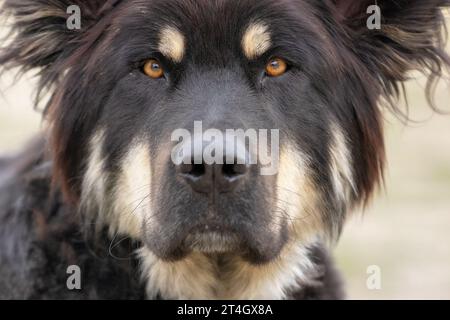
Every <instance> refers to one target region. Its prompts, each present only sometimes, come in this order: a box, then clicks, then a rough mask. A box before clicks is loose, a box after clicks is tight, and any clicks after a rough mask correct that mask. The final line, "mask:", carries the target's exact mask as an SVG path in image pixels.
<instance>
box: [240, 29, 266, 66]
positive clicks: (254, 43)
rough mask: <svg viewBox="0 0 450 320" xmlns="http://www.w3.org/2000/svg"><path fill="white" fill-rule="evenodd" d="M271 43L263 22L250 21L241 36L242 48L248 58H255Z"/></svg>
mask: <svg viewBox="0 0 450 320" xmlns="http://www.w3.org/2000/svg"><path fill="white" fill-rule="evenodd" d="M271 45H272V41H271V35H270V32H269V28H268V27H267V25H266V24H265V23H262V22H254V23H251V24H250V25H249V26H248V28H247V30H246V31H245V33H244V36H243V37H242V49H243V50H244V54H245V56H246V57H247V58H248V59H256V58H258V57H259V56H261V55H263V54H264V53H265V52H266V51H267V50H269V48H270V46H271Z"/></svg>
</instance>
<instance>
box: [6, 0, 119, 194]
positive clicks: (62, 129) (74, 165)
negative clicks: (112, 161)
mask: <svg viewBox="0 0 450 320" xmlns="http://www.w3.org/2000/svg"><path fill="white" fill-rule="evenodd" d="M120 3H121V0H89V1H87V0H20V1H19V0H4V1H3V6H2V7H1V15H2V17H5V16H6V17H7V18H9V20H7V21H10V22H11V32H10V34H9V35H7V40H8V41H7V42H4V43H7V45H6V46H4V47H2V48H0V71H1V70H2V69H6V68H13V67H18V68H19V69H20V71H21V72H26V71H28V70H32V69H37V70H39V74H38V75H39V86H38V88H37V97H36V98H37V101H36V105H37V104H38V103H39V100H40V97H41V96H43V93H46V92H50V93H51V98H50V100H49V102H48V103H47V105H46V107H45V110H44V115H47V116H48V117H49V120H50V124H51V140H52V141H51V143H52V145H53V147H52V156H53V160H54V174H53V178H54V183H55V185H60V186H61V188H62V190H63V193H64V195H65V196H66V198H67V200H72V201H75V200H76V196H77V194H76V192H75V191H74V190H73V189H74V187H73V184H74V183H73V182H72V180H74V179H73V177H74V176H77V170H78V169H79V166H80V163H81V162H82V161H81V159H79V153H78V152H77V148H81V147H77V146H79V143H77V142H78V141H73V140H70V139H74V137H77V139H81V140H82V139H83V138H86V135H87V134H88V132H87V130H86V129H85V128H86V127H88V125H87V124H86V121H83V119H84V118H85V112H87V111H86V110H85V109H84V108H83V106H82V105H80V104H81V102H79V100H78V99H77V98H78V96H79V95H80V94H84V92H85V91H86V90H83V89H80V90H79V91H77V90H78V89H77V88H78V87H80V86H81V84H80V83H77V84H76V85H75V84H74V83H75V82H74V81H75V80H74V79H76V80H77V81H78V79H87V78H88V77H87V76H86V75H85V74H84V73H83V72H84V71H83V70H73V68H72V66H73V65H74V64H75V62H76V61H79V60H81V59H83V58H86V57H89V51H90V50H93V48H95V47H96V45H97V43H98V42H99V41H98V40H99V39H100V38H101V36H102V34H103V31H104V30H105V29H106V28H107V27H108V26H109V24H110V23H111V20H112V19H113V17H114V16H113V15H114V11H115V10H113V9H114V8H115V7H117V6H119V5H120ZM71 5H78V6H79V8H80V13H81V29H80V30H70V29H69V28H68V27H67V19H68V18H69V17H70V13H67V11H68V10H67V9H68V7H69V6H71ZM81 65H83V64H81ZM74 73H78V74H77V75H76V76H73V77H72V80H71V81H72V82H71V83H69V84H67V83H66V82H67V81H68V80H67V78H70V76H69V75H70V74H74ZM91 81H92V80H91ZM86 94H89V93H86ZM99 99H100V98H99ZM80 101H81V99H80ZM61 106H65V108H62V107H61ZM68 109H72V110H75V111H76V112H75V113H76V114H75V115H72V114H71V113H70V112H67V110H68ZM70 117H72V118H70Z"/></svg>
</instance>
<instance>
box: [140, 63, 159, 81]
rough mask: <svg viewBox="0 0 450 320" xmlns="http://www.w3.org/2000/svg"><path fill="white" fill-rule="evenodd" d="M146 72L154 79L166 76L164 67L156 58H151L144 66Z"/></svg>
mask: <svg viewBox="0 0 450 320" xmlns="http://www.w3.org/2000/svg"><path fill="white" fill-rule="evenodd" d="M143 71H144V73H145V74H146V75H147V76H149V77H150V78H152V79H160V78H162V77H164V68H163V67H162V65H161V63H160V62H159V61H158V60H156V59H149V60H147V61H146V62H145V64H144V67H143Z"/></svg>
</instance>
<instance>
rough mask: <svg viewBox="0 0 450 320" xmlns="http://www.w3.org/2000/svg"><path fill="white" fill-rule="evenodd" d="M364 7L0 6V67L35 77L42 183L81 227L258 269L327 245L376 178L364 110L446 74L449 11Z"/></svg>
mask: <svg viewBox="0 0 450 320" xmlns="http://www.w3.org/2000/svg"><path fill="white" fill-rule="evenodd" d="M69 2H70V3H69ZM372 2H373V1H369V0H367V1H366V0H364V1H361V0H334V1H333V0H323V1H317V0H282V1H280V0H276V1H275V0H242V1H233V0H214V1H206V0H204V1H194V0H183V1H181V0H129V1H120V0H109V1H81V0H77V1H67V0H52V1H50V0H33V1H31V0H22V1H16V0H6V2H5V5H4V10H6V12H7V13H10V14H11V15H12V16H13V19H14V24H13V31H14V32H15V38H14V39H13V41H12V42H11V43H10V44H9V46H8V47H6V48H4V49H3V51H2V53H1V56H0V63H1V64H3V65H6V66H16V65H20V66H22V67H23V70H29V69H34V68H39V69H40V74H39V75H40V77H41V89H42V90H44V91H47V90H49V91H50V92H51V93H52V96H51V99H50V102H49V104H48V106H47V109H46V115H47V117H48V118H49V120H50V123H51V138H52V149H51V151H52V155H53V159H54V163H55V181H56V182H57V183H58V185H59V186H61V188H62V189H63V190H64V193H65V195H66V197H67V198H68V199H70V200H71V201H73V202H74V203H75V204H76V205H77V206H79V207H80V209H81V212H82V213H83V214H84V215H85V216H86V217H88V218H89V219H93V220H94V221H95V223H96V224H97V225H99V226H105V225H106V226H108V227H109V228H110V230H111V232H118V233H121V234H125V235H129V236H132V237H133V238H135V239H137V240H141V241H142V242H143V243H144V244H145V245H146V246H147V247H148V248H149V249H150V250H151V251H152V252H153V253H154V254H155V255H157V256H158V257H159V258H162V259H164V260H176V259H181V258H183V257H185V256H186V255H188V254H189V253H191V252H193V251H200V252H205V253H214V252H232V253H234V254H236V255H239V256H241V257H242V258H244V259H245V260H247V261H250V262H252V263H263V262H267V261H271V260H273V259H274V258H276V257H277V256H279V254H280V252H281V251H282V249H283V248H284V247H285V246H286V245H287V244H289V243H291V242H304V243H308V242H310V241H312V240H313V239H318V238H321V239H333V238H335V237H336V236H337V235H338V234H339V232H340V230H341V227H342V224H343V222H344V220H345V216H346V213H347V212H348V211H349V209H351V208H352V207H354V206H356V205H360V204H364V203H365V202H366V201H367V200H368V199H369V197H370V196H371V194H372V192H373V190H374V188H375V187H376V186H377V184H378V183H379V182H380V180H381V177H382V169H383V163H384V144H383V135H382V119H381V112H380V109H379V107H378V103H379V100H380V99H382V98H384V100H387V101H388V105H389V106H391V107H394V103H395V102H394V101H395V98H396V97H397V95H398V94H399V91H400V90H399V87H398V82H399V81H403V80H404V79H405V77H406V73H407V72H409V71H411V70H419V71H430V72H431V80H433V79H435V77H436V76H439V75H440V72H441V66H442V65H443V64H446V63H448V62H449V60H448V57H447V56H446V55H445V53H444V52H443V51H442V43H441V40H442V39H441V31H442V30H441V29H442V27H443V20H444V19H443V16H442V13H441V11H440V9H441V8H442V7H445V6H449V5H450V1H449V0H428V1H422V0H415V1H389V0H379V1H378V5H379V7H378V8H377V7H372V8H369V6H370V5H372V4H373V3H372ZM73 4H75V5H77V6H75V7H74V6H73ZM71 5H72V6H71ZM68 8H69V10H68ZM368 8H369V11H368V10H367V9H368ZM78 9H79V10H78ZM378 9H381V16H380V17H378V16H377V14H378ZM77 14H80V16H79V18H80V19H81V25H80V28H77V26H76V23H74V24H73V25H72V27H73V28H70V23H71V22H74V21H76V19H77V18H78V17H77ZM68 18H69V20H67V19H68ZM377 18H380V23H381V26H380V27H381V29H379V28H377V26H376V22H377ZM370 19H375V20H373V21H372V22H374V21H375V28H372V27H370V26H369V25H368V20H370ZM369 24H370V21H369ZM71 29H73V30H71ZM430 87H432V86H430ZM389 103H390V104H389ZM394 109H395V107H394ZM208 129H215V130H208ZM227 129H228V130H235V131H234V132H235V133H236V132H238V133H241V134H242V136H240V138H239V137H238V136H239V134H238V136H235V137H234V138H236V139H234V138H233V139H230V136H228V135H227V134H226V132H227ZM231 140H233V143H234V144H232V145H233V147H232V148H227V146H228V143H230V141H231ZM208 141H209V142H213V141H215V142H216V143H215V144H214V148H212V147H211V145H209V144H208V143H207V142H208ZM252 146H253V147H252ZM255 146H256V147H255ZM208 148H209V149H208ZM211 149H214V150H215V151H214V152H210V153H208V152H206V151H211ZM207 154H210V155H211V156H212V158H213V161H207V159H206V157H207ZM268 155H270V157H269V159H270V160H271V161H268V162H267V161H266V162H264V161H263V160H264V159H265V160H267V158H268V157H267V156H268ZM250 158H252V159H254V158H256V159H258V161H255V162H250V161H249V159H250ZM222 160H223V161H222ZM240 160H241V161H240ZM268 167H269V169H270V168H271V169H275V170H265V169H268ZM90 222H92V221H90Z"/></svg>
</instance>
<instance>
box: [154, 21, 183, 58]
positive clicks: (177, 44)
mask: <svg viewBox="0 0 450 320" xmlns="http://www.w3.org/2000/svg"><path fill="white" fill-rule="evenodd" d="M158 49H159V51H160V52H161V53H162V54H163V55H164V56H166V57H168V58H170V59H172V60H173V61H174V62H177V63H179V62H181V61H182V60H183V57H184V53H185V38H184V35H183V34H182V33H181V32H180V31H179V30H178V29H176V28H174V27H171V26H167V27H164V28H163V29H162V30H161V33H160V37H159V47H158Z"/></svg>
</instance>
